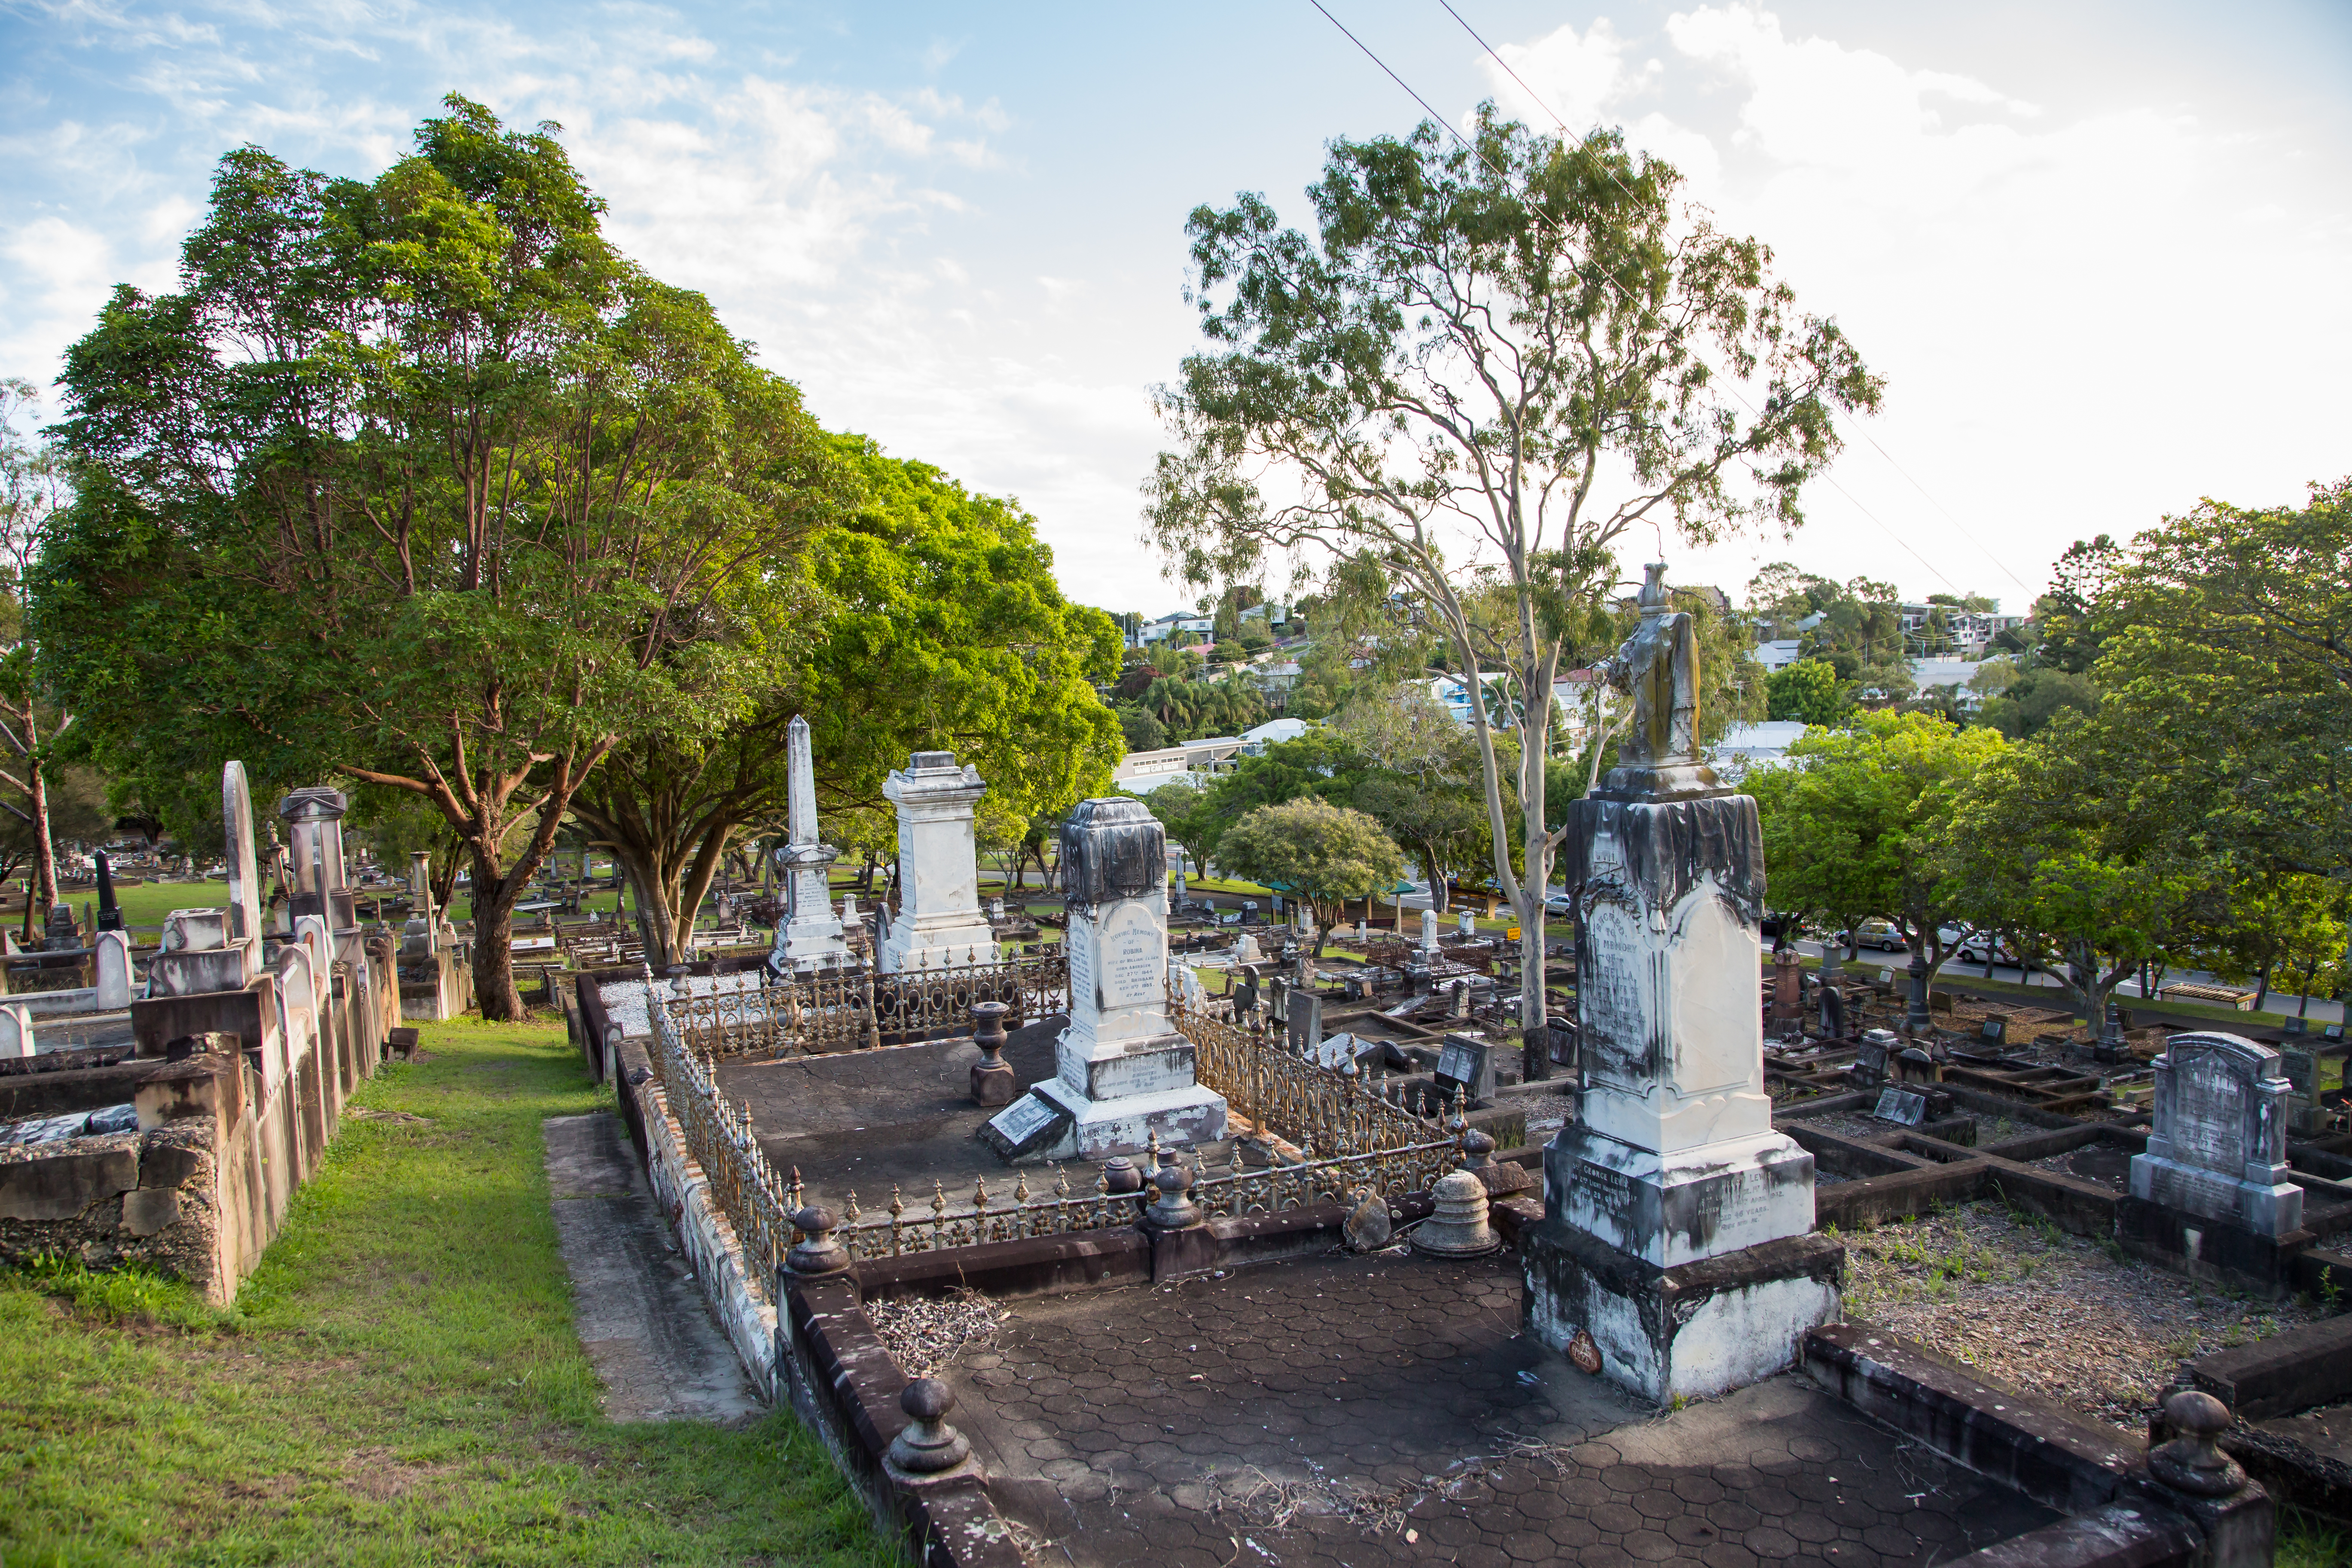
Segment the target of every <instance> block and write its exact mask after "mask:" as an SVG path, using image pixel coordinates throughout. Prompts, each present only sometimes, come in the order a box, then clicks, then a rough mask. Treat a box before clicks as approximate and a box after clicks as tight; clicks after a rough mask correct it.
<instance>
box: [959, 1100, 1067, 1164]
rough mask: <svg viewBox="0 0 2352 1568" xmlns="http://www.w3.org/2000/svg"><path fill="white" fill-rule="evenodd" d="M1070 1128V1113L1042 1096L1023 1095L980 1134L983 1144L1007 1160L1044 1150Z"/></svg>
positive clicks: (989, 1120) (983, 1128)
mask: <svg viewBox="0 0 2352 1568" xmlns="http://www.w3.org/2000/svg"><path fill="white" fill-rule="evenodd" d="M1069 1125H1070V1113H1069V1112H1068V1111H1067V1110H1064V1109H1062V1107H1060V1106H1059V1105H1056V1104H1055V1103H1054V1102H1053V1101H1052V1100H1047V1099H1045V1097H1044V1096H1042V1095H1038V1094H1034V1093H1031V1094H1024V1095H1023V1096H1022V1097H1021V1098H1020V1099H1018V1100H1014V1101H1013V1103H1012V1104H1010V1105H1008V1106H1006V1107H1005V1108H1004V1109H1003V1110H1000V1111H998V1112H997V1113H996V1114H995V1115H994V1116H992V1117H990V1118H989V1119H988V1121H987V1123H986V1124H985V1125H984V1126H982V1128H981V1130H980V1135H981V1138H982V1142H986V1143H987V1144H988V1146H989V1147H990V1148H992V1149H993V1150H995V1151H996V1152H997V1153H998V1155H999V1156H1001V1157H1002V1158H1003V1159H1007V1160H1017V1159H1020V1158H1021V1157H1022V1156H1024V1155H1025V1154H1030V1153H1034V1152H1036V1151H1037V1150H1040V1149H1043V1148H1045V1147H1046V1146H1048V1145H1049V1144H1051V1143H1053V1142H1055V1141H1056V1140H1057V1139H1059V1138H1060V1137H1061V1136H1062V1134H1063V1132H1064V1131H1066V1129H1067V1128H1068V1126H1069Z"/></svg>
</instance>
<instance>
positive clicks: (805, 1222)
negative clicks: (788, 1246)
mask: <svg viewBox="0 0 2352 1568" xmlns="http://www.w3.org/2000/svg"><path fill="white" fill-rule="evenodd" d="M838 1223H839V1221H837V1220H835V1218H834V1215H833V1211H832V1210H831V1209H828V1208H824V1207H821V1206H819V1205H815V1204H811V1205H809V1206H808V1207H806V1208H804V1209H801V1210H799V1211H797V1212H796V1213H794V1214H793V1228H794V1229H796V1230H799V1231H801V1232H802V1233H803V1236H802V1238H801V1239H800V1240H798V1241H796V1242H794V1243H793V1246H792V1250H791V1251H789V1252H787V1253H785V1254H784V1267H785V1268H789V1269H791V1270H792V1271H793V1273H795V1274H797V1275H800V1276H801V1277H802V1278H803V1279H815V1278H818V1277H819V1276H822V1275H826V1274H838V1273H840V1272H841V1271H842V1270H843V1269H845V1268H848V1267H849V1249H848V1248H847V1247H844V1246H842V1245H841V1243H839V1242H838V1241H835V1239H834V1238H833V1230H834V1226H835V1225H837V1224H838Z"/></svg>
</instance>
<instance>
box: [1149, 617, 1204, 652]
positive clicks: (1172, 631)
mask: <svg viewBox="0 0 2352 1568" xmlns="http://www.w3.org/2000/svg"><path fill="white" fill-rule="evenodd" d="M1216 624H1217V623H1216V620H1215V618H1214V617H1213V616H1202V615H1195V614H1194V613H1193V612H1192V611H1190V610H1175V611H1171V613H1169V614H1167V615H1164V616H1160V617H1159V618H1158V619H1157V620H1150V621H1146V622H1144V623H1143V640H1144V641H1145V642H1148V643H1153V642H1169V641H1171V640H1172V641H1174V642H1177V643H1179V644H1184V643H1190V642H1191V641H1192V634H1194V633H1199V634H1200V635H1201V636H1202V637H1207V636H1209V635H1210V634H1211V633H1213V631H1214V630H1215V628H1216Z"/></svg>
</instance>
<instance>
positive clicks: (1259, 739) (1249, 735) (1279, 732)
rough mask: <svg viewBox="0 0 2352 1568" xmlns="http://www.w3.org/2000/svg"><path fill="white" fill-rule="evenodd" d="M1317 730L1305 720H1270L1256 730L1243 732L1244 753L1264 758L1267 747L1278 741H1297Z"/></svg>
mask: <svg viewBox="0 0 2352 1568" xmlns="http://www.w3.org/2000/svg"><path fill="white" fill-rule="evenodd" d="M1313 728H1315V726H1314V725H1312V724H1310V723H1308V722H1307V721H1306V720H1304V719H1269V720H1267V721H1265V723H1263V724H1260V725H1259V726H1258V727H1257V728H1256V729H1255V730H1244V731H1242V753H1243V755H1244V756H1251V757H1262V756H1264V755H1265V749H1266V747H1268V746H1270V745H1272V744H1273V743H1274V742H1277V741H1296V740H1297V739H1298V737H1299V736H1301V735H1304V734H1305V733H1307V731H1309V730H1312V729H1313Z"/></svg>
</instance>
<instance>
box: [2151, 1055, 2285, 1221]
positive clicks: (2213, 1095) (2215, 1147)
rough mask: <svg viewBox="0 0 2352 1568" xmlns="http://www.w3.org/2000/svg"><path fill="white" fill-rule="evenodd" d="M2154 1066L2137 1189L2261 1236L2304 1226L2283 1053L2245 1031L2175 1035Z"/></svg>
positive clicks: (2177, 1207)
mask: <svg viewBox="0 0 2352 1568" xmlns="http://www.w3.org/2000/svg"><path fill="white" fill-rule="evenodd" d="M2155 1071H2156V1100H2155V1106H2154V1111H2155V1114H2154V1118H2153V1121H2152V1122H2151V1125H2150V1130H2149V1132H2148V1137H2147V1152H2146V1153H2143V1154H2135V1155H2133V1156H2132V1162H2131V1195H2132V1196H2133V1197H2135V1198H2137V1199H2138V1200H2139V1201H2140V1202H2142V1203H2148V1204H2155V1205H2159V1206H2160V1207H2163V1208H2167V1209H2171V1210H2173V1211H2175V1212H2177V1213H2179V1214H2183V1215H2194V1216H2196V1217H2198V1218H2200V1219H2209V1220H2218V1221H2220V1222H2221V1223H2222V1224H2224V1225H2231V1226H2237V1227H2238V1228H2239V1229H2241V1230H2246V1231H2251V1232H2252V1233H2253V1234H2254V1235H2256V1236H2261V1237H2273V1238H2274V1237H2281V1236H2284V1235H2285V1234H2286V1233H2287V1232H2289V1231H2291V1230H2295V1229H2298V1228H2300V1227H2301V1226H2302V1224H2303V1189H2302V1188H2301V1187H2299V1186H2297V1185H2296V1184H2294V1182H2293V1181H2291V1180H2290V1179H2289V1175H2288V1168H2287V1163H2286V1121H2287V1108H2288V1101H2289V1100H2290V1099H2291V1098H2292V1096H2293V1094H2294V1085H2292V1084H2291V1083H2289V1082H2288V1081H2287V1077H2286V1063H2285V1059H2284V1058H2283V1057H2282V1056H2281V1055H2280V1054H2279V1053H2278V1052H2277V1051H2274V1050H2273V1049H2272V1048H2271V1047H2268V1046H2263V1045H2257V1044H2255V1043H2254V1042H2253V1041H2252V1040H2249V1039H2246V1038H2245V1037H2242V1036H2239V1035H2227V1034H2221V1033H2218V1032H2217V1033H2212V1034H2189V1035H2175V1036H2173V1037H2172V1038H2171V1040H2170V1041H2168V1043H2167V1045H2166V1047H2165V1051H2164V1054H2163V1055H2162V1056H2160V1057H2158V1058H2157V1059H2156V1067H2155Z"/></svg>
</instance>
